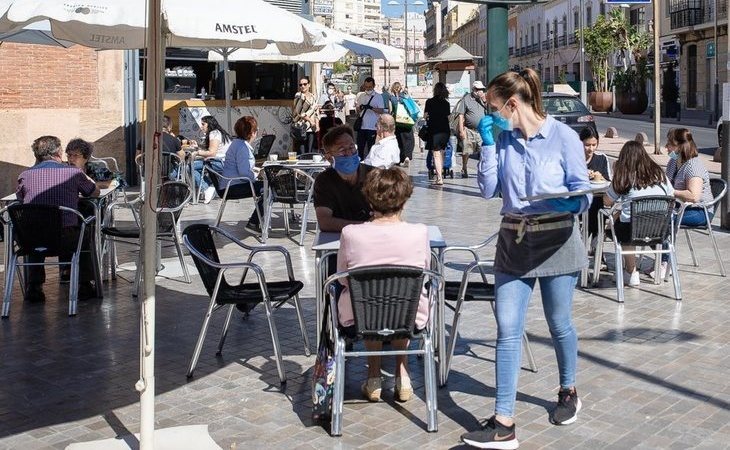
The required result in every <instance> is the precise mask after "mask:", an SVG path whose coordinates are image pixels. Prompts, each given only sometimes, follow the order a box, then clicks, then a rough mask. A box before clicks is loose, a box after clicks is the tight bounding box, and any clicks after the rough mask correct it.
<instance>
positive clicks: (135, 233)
mask: <svg viewBox="0 0 730 450" xmlns="http://www.w3.org/2000/svg"><path fill="white" fill-rule="evenodd" d="M190 195H191V194H190V186H188V185H187V184H185V183H182V182H180V181H168V182H167V183H164V184H162V185H160V187H159V195H158V199H157V208H156V210H155V211H156V212H157V241H158V242H168V243H171V244H172V245H174V246H175V250H176V251H177V256H178V259H179V260H180V265H181V266H182V271H183V274H184V276H185V282H186V283H190V282H191V281H190V274H189V273H188V268H187V266H186V265H185V260H184V258H183V252H182V246H181V239H180V229H179V219H180V214H181V213H182V210H183V208H184V207H185V205H186V204H187V203H188V202H189V201H190ZM143 207H144V201H143V200H141V199H139V198H138V199H137V200H135V201H133V202H127V201H124V202H116V203H112V204H111V205H109V206H108V207H107V218H108V220H109V222H108V223H107V224H106V225H104V226H103V227H102V229H101V232H102V234H103V235H104V237H105V240H106V241H108V242H111V243H118V242H119V243H126V244H131V245H136V246H139V238H140V234H141V223H140V218H139V211H140V209H141V208H143ZM121 208H127V209H130V210H131V213H132V216H133V219H134V221H133V223H132V224H131V225H125V226H117V225H116V224H115V223H114V213H115V210H117V209H121ZM108 242H107V243H108ZM111 248H112V251H111V253H115V251H114V250H113V249H114V247H113V246H112V247H111ZM111 261H112V264H110V267H111V270H112V276H115V271H116V266H115V264H114V261H115V255H111ZM141 263H142V252H141V251H140V252H138V254H137V262H136V266H137V271H136V274H135V278H134V290H133V294H132V295H133V296H134V297H136V296H137V294H138V292H139V284H140V280H141V275H142V271H141V270H139V269H140V267H141V265H142V264H141Z"/></svg>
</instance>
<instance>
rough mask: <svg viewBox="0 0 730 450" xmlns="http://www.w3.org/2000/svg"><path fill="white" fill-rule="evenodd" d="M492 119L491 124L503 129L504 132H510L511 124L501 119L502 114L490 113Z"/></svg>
mask: <svg viewBox="0 0 730 450" xmlns="http://www.w3.org/2000/svg"><path fill="white" fill-rule="evenodd" d="M492 119H494V122H493V123H494V124H495V125H497V126H498V127H499V128H501V129H503V130H504V131H512V122H511V121H510V120H507V119H505V118H504V117H502V114H500V113H498V112H497V111H495V112H493V113H492Z"/></svg>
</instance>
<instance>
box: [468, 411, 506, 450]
mask: <svg viewBox="0 0 730 450" xmlns="http://www.w3.org/2000/svg"><path fill="white" fill-rule="evenodd" d="M461 441H462V442H463V443H465V444H466V445H470V446H472V447H476V448H495V449H500V450H511V449H515V448H518V447H519V446H520V443H519V441H518V440H517V436H516V435H515V425H514V424H512V426H511V427H506V426H504V425H502V424H501V423H499V422H498V421H497V419H496V418H495V417H494V416H492V417H490V418H489V420H487V422H486V423H485V424H484V427H483V428H482V429H481V430H478V431H472V432H469V433H464V434H462V435H461Z"/></svg>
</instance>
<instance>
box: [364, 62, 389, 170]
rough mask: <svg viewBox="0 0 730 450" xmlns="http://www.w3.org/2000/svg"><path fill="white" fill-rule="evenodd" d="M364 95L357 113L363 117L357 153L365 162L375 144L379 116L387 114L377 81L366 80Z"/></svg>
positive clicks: (370, 78)
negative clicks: (377, 90) (378, 91)
mask: <svg viewBox="0 0 730 450" xmlns="http://www.w3.org/2000/svg"><path fill="white" fill-rule="evenodd" d="M362 86H363V91H364V93H363V94H362V95H360V96H359V97H358V99H357V111H358V114H360V115H361V116H362V127H361V128H360V131H358V132H357V153H358V154H359V155H360V159H361V160H364V159H365V156H366V155H367V154H368V151H369V150H370V147H372V146H373V144H375V127H376V126H377V123H378V116H379V115H381V114H383V113H384V112H385V108H384V105H383V96H382V95H381V94H379V93H377V92H375V79H374V78H373V77H367V78H365V82H364V83H363V85H362Z"/></svg>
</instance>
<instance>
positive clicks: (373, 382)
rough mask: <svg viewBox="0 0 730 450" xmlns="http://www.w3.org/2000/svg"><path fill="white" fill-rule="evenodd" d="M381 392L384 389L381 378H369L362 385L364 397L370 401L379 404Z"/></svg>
mask: <svg viewBox="0 0 730 450" xmlns="http://www.w3.org/2000/svg"><path fill="white" fill-rule="evenodd" d="M381 392H382V387H381V382H380V377H376V378H368V380H367V381H366V382H364V383H363V384H362V395H364V396H365V398H366V399H368V401H371V402H379V401H380V393H381Z"/></svg>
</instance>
